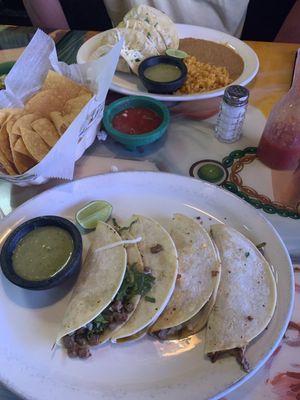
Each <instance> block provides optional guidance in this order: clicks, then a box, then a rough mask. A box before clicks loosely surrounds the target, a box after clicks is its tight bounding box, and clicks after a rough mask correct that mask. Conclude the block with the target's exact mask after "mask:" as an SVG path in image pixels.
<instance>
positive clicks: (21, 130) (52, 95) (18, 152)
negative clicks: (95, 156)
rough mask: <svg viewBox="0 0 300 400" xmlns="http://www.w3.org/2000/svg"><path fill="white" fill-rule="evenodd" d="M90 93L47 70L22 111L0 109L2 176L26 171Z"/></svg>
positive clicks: (79, 109) (46, 150)
mask: <svg viewBox="0 0 300 400" xmlns="http://www.w3.org/2000/svg"><path fill="white" fill-rule="evenodd" d="M91 97H92V93H91V92H90V91H89V90H88V89H87V88H86V87H84V86H81V85H79V84H77V83H76V82H73V81H72V80H70V79H68V78H66V77H65V76H63V75H60V74H58V73H55V72H53V71H49V73H48V75H47V78H46V80H45V82H44V84H43V86H42V88H41V90H40V91H39V92H37V93H36V94H34V95H33V96H32V97H31V98H30V99H29V100H28V101H27V102H26V104H25V107H24V108H22V109H21V108H19V109H17V108H5V109H2V110H0V166H1V167H2V170H3V172H4V173H7V174H9V175H17V174H22V173H24V172H26V171H27V170H28V169H30V168H32V167H33V166H34V165H36V164H37V163H38V162H40V161H41V160H42V159H43V158H44V157H45V155H46V154H47V153H48V152H49V151H50V150H51V149H52V147H53V146H54V145H55V143H56V142H57V141H58V140H59V138H60V136H61V135H62V134H63V133H64V132H65V131H66V129H67V128H68V126H69V125H70V124H71V122H72V121H73V120H74V119H75V117H76V116H77V115H78V114H79V113H80V111H81V109H82V108H83V107H84V106H85V105H86V103H87V102H88V101H89V100H90V99H91Z"/></svg>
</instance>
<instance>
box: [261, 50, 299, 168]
mask: <svg viewBox="0 0 300 400" xmlns="http://www.w3.org/2000/svg"><path fill="white" fill-rule="evenodd" d="M298 53H299V50H298V52H297V61H296V65H295V72H294V78H293V85H292V87H291V89H290V90H289V91H288V93H287V94H286V95H285V96H284V97H283V98H282V99H281V100H280V101H279V102H278V103H277V104H276V105H275V107H274V108H273V109H272V111H271V114H270V116H269V119H268V121H267V123H266V126H265V129H264V131H263V134H262V137H261V139H260V142H259V145H258V149H257V157H258V159H259V160H260V161H261V162H263V163H264V164H265V165H267V166H268V167H270V168H272V169H278V170H295V169H296V168H297V167H298V165H299V163H300V57H299V56H298Z"/></svg>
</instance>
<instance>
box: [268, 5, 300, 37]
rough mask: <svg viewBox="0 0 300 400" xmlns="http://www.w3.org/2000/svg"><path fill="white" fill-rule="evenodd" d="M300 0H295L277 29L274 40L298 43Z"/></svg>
mask: <svg viewBox="0 0 300 400" xmlns="http://www.w3.org/2000/svg"><path fill="white" fill-rule="evenodd" d="M299 21H300V1H299V0H297V1H296V2H295V4H294V6H293V7H292V9H291V11H290V12H289V13H288V15H287V17H286V19H285V20H284V22H283V24H282V26H281V28H280V29H279V31H278V33H277V35H276V37H275V40H274V41H275V42H284V43H300V23H299Z"/></svg>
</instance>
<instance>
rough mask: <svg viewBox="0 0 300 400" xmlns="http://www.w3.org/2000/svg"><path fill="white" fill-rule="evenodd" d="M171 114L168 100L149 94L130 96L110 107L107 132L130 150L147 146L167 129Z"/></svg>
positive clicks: (105, 114)
mask: <svg viewBox="0 0 300 400" xmlns="http://www.w3.org/2000/svg"><path fill="white" fill-rule="evenodd" d="M169 122H170V113H169V110H168V108H167V107H166V106H165V104H164V103H162V102H160V101H158V100H155V99H152V98H150V97H145V96H126V97H123V98H121V99H119V100H116V101H114V102H113V103H111V104H110V105H109V106H108V107H106V109H105V111H104V116H103V125H104V128H105V130H106V132H107V133H108V134H109V135H110V136H111V137H112V138H114V139H115V140H116V141H118V142H120V143H122V144H123V145H124V146H125V147H126V148H127V149H129V150H134V149H136V148H137V147H141V146H146V145H148V144H150V143H153V142H155V141H156V140H158V139H160V138H161V137H162V136H163V135H164V134H165V133H166V131H167V129H168V125H169Z"/></svg>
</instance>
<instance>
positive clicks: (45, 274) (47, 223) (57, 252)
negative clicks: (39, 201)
mask: <svg viewBox="0 0 300 400" xmlns="http://www.w3.org/2000/svg"><path fill="white" fill-rule="evenodd" d="M81 260H82V238H81V234H80V232H79V230H78V229H77V227H76V226H75V225H74V224H73V223H72V222H70V221H69V220H67V219H65V218H62V217H58V216H54V215H49V216H42V217H37V218H33V219H31V220H29V221H26V222H24V223H23V224H21V225H20V226H18V227H17V228H16V229H15V230H14V231H13V232H12V233H11V234H10V235H9V236H8V238H7V239H6V241H5V243H4V245H3V247H2V250H1V253H0V264H1V268H2V271H3V274H4V275H5V277H6V278H7V279H8V280H10V281H11V282H12V283H14V284H15V285H17V286H20V287H23V288H26V289H32V290H42V289H50V288H52V287H54V286H57V285H59V284H61V283H62V282H64V281H65V280H67V279H68V278H70V277H71V276H73V275H74V274H75V273H77V272H78V270H79V269H80V266H81Z"/></svg>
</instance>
